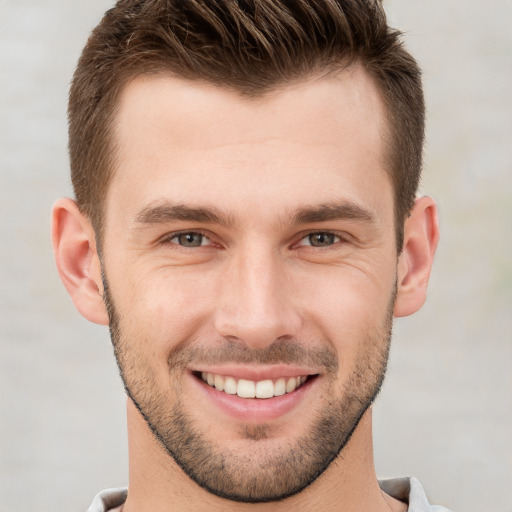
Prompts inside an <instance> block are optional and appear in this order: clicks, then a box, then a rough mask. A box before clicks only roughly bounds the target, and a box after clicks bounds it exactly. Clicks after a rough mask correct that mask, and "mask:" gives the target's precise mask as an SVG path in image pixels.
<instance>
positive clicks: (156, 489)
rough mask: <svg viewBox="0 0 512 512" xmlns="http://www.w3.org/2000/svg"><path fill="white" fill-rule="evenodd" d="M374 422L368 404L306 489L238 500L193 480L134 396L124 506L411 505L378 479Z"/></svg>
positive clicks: (158, 510) (142, 509)
mask: <svg viewBox="0 0 512 512" xmlns="http://www.w3.org/2000/svg"><path fill="white" fill-rule="evenodd" d="M371 423H372V422H371V410H368V411H367V412H366V414H365V415H364V416H363V418H362V420H361V422H360V423H359V425H358V427H357V429H356V430H355V432H354V434H353V436H352V438H351V439H350V441H349V443H348V444H347V445H346V446H345V448H344V450H343V452H342V454H341V455H340V456H338V458H337V459H336V460H335V461H333V462H332V463H331V465H330V466H329V467H328V468H327V470H326V471H325V472H324V473H323V474H322V475H321V476H320V477H319V478H318V479H317V480H316V481H315V482H314V483H313V484H311V485H310V486H309V487H307V488H306V489H304V490H303V491H302V492H300V493H298V494H296V495H295V496H292V497H290V498H287V499H285V500H283V501H279V502H270V503H257V504H249V503H238V502H233V501H230V500H226V499H223V498H219V497H218V496H215V495H213V494H211V493H209V492H208V491H206V490H204V489H202V488H201V487H200V486H199V485H197V484H196V483H195V482H194V481H192V480H191V479H190V478H189V477H188V476H187V475H186V474H185V473H184V472H183V471H182V470H181V468H180V467H179V466H178V465H177V464H176V463H175V462H174V460H173V459H172V458H171V457H170V456H169V455H168V454H167V453H166V452H165V450H164V449H163V448H162V446H161V445H160V443H159V442H158V441H157V440H156V439H155V437H154V436H153V434H152V433H151V431H150V430H149V428H148V426H147V425H146V422H145V421H144V419H143V418H142V417H141V415H140V413H139V412H138V411H137V409H136V408H135V406H134V405H133V404H132V402H131V401H130V400H128V439H129V459H130V484H129V494H128V499H127V501H126V503H125V505H124V507H123V512H135V511H136V512H149V511H152V512H171V511H180V512H182V511H188V510H190V511H194V512H203V511H204V512H206V511H208V512H217V511H219V512H220V511H222V512H234V511H240V512H242V511H247V512H251V511H252V512H265V511H267V510H268V511H270V510H271V511H274V512H286V511H288V510H290V511H291V510H293V512H301V511H309V510H323V511H326V512H328V511H334V510H343V511H344V512H356V511H357V512H363V511H368V512H370V511H372V512H384V511H386V512H389V511H394V512H395V511H396V512H398V511H405V510H406V506H405V505H404V504H403V503H401V502H398V501H396V500H394V499H393V498H391V497H390V496H388V495H386V494H384V493H383V492H382V491H381V489H380V487H379V485H378V481H377V478H376V476H375V470H374V464H373V446H372V427H371Z"/></svg>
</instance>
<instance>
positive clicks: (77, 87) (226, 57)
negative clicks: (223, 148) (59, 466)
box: [68, 0, 424, 250]
mask: <svg viewBox="0 0 512 512" xmlns="http://www.w3.org/2000/svg"><path fill="white" fill-rule="evenodd" d="M400 36H401V34H400V32H398V31H396V30H393V29H391V28H389V27H388V25H387V21H386V16H385V13H384V10H383V8H382V5H381V2H380V1H379V0H120V1H119V2H118V3H117V4H116V6H115V7H114V8H112V9H110V10H109V11H107V12H106V14H105V16H104V17H103V19H102V20H101V22H100V23H99V25H98V26H97V27H96V28H95V29H94V30H93V32H92V34H91V36H90V38H89V40H88V42H87V44H86V46H85V48H84V50H83V52H82V55H81V57H80V60H79V62H78V66H77V69H76V71H75V74H74V77H73V82H72V85H71V90H70V97H69V108H68V115H69V153H70V163H71V177H72V182H73V187H74V190H75V194H76V200H77V203H78V205H79V207H80V209H81V210H82V212H84V213H85V214H86V215H87V216H88V217H89V218H90V219H91V222H92V223H93V226H94V228H95V230H96V233H97V235H98V236H99V239H100V241H101V228H102V225H103V215H104V211H103V209H104V202H105V197H106V192H107V190H108V185H109V182H110V179H111V177H112V173H113V170H114V167H115V144H114V141H113V137H112V123H113V120H114V118H115V114H116V107H117V103H118V97H119V93H120V91H121V89H122V87H123V85H124V84H126V83H127V82H128V81H129V80H130V79H132V78H134V77H135V76H138V75H143V74H151V73H156V72H162V71H165V72H169V73H171V74H173V75H175V76H177V77H182V78H185V79H190V80H203V81H207V82H209V83H213V84H216V85H220V86H224V87H230V88H233V89H235V90H237V91H238V92H239V93H241V94H244V95H249V96H257V95H261V94H263V93H265V92H268V91H269V90H272V89H273V88H276V87H277V86H280V85H285V84H286V83H289V82H291V81H294V80H297V79H304V78H307V77H308V76H311V75H314V74H317V73H322V72H326V71H329V70H336V69H338V68H339V69H342V68H344V67H347V66H349V65H351V64H360V65H362V66H363V67H364V69H365V70H366V71H367V73H369V75H370V76H371V77H372V78H373V79H374V81H375V83H376V84H377V86H378V88H379V90H380V93H381V95H382V98H383V101H384V104H385V106H386V109H387V113H388V129H387V131H388V133H386V134H385V136H386V141H387V153H388V154H387V158H388V160H387V165H388V167H389V169H388V171H389V174H390V177H391V180H392V183H393V187H394V193H395V220H396V230H397V245H398V248H399V250H400V249H401V246H402V242H403V222H404V220H405V218H406V216H407V215H408V213H409V212H410V210H411V208H412V206H413V204H414V197H415V194H416V191H417V188H418V182H419V178H420V173H421V162H422V149H423V137H424V101H423V91H422V86H421V77H420V70H419V67H418V65H417V63H416V61H415V60H414V59H413V58H412V57H411V55H410V54H409V53H408V52H407V51H406V50H405V49H404V47H403V45H402V42H401V39H400Z"/></svg>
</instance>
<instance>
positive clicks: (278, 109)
mask: <svg viewBox="0 0 512 512" xmlns="http://www.w3.org/2000/svg"><path fill="white" fill-rule="evenodd" d="M399 36H400V34H399V33H398V32H396V31H393V30H391V29H389V28H388V27H387V24H386V19H385V15H384V12H383V10H382V7H381V5H380V2H378V1H371V0H364V1H363V0H343V1H342V0H339V1H337V2H335V1H332V0H314V1H307V2H306V1H301V0H295V1H284V0H283V1H281V2H278V1H276V0H252V1H244V2H241V1H235V0H223V1H216V2H211V1H206V0H189V1H187V2H183V1H181V0H161V1H158V0H157V1H149V0H148V1H142V0H138V1H135V0H126V1H120V2H119V3H118V4H117V5H116V6H115V7H114V8H113V9H112V10H110V11H108V12H107V13H106V15H105V17H104V19H103V20H102V21H101V23H100V24H99V25H98V27H97V28H96V29H95V30H94V31H93V33H92V35H91V37H90V39H89V41H88V43H87V45H86V47H85V49H84V51H83V53H82V56H81V58H80V61H79V64H78V67H77V70H76V72H75V76H74V80H73V84H72V87H71V93H70V103H69V121H70V131H69V133H70V143H69V147H70V158H71V172H72V180H73V185H74V189H75V194H76V201H72V200H70V199H62V200H59V201H58V202H57V203H56V204H55V206H54V211H53V243H54V250H55V256H56V261H57V266H58V269H59V273H60V275H61V278H62V280H63V282H64V284H65V286H66V288H67V289H68V291H69V293H70V295H71V297H72V299H73V301H74V303H75V305H76V307H77V308H78V310H79V311H80V312H81V313H82V315H84V316H85V317H86V318H87V319H88V320H90V321H92V322H96V323H99V324H105V325H107V324H108V325H109V327H110V332H111V337H112V343H113V346H114V350H115V354H116V358H117V362H118V365H119V369H120V372H121V376H122V379H123V382H124V385H125V388H126V391H127V394H128V397H129V398H128V402H127V403H128V406H127V409H128V435H129V454H130V455H129V457H130V483H129V492H128V494H127V493H126V491H125V490H110V491H106V492H104V493H101V494H100V495H98V497H97V498H96V500H95V502H94V503H93V505H92V506H91V509H90V510H91V511H96V510H121V508H122V510H123V511H124V512H133V511H137V512H144V511H150V510H151V511H156V510H158V511H166V510H180V511H183V510H191V511H192V510H193V511H202V510H209V511H210V510H223V511H230V510H276V511H286V510H322V511H330V510H344V511H351V510H353V511H356V510H357V511H359V512H361V511H373V512H375V511H384V510H393V511H404V510H410V511H413V512H420V511H427V510H439V509H437V508H436V507H432V506H430V505H429V504H428V501H427V499H426V497H425V494H424V492H423V490H422V488H421V486H420V484H419V482H417V481H416V480H415V479H401V480H395V481H387V482H380V483H379V482H378V480H377V478H376V476H375V470H374V466H373V456H372V429H371V407H370V406H371V404H372V402H373V400H374V399H375V397H376V395H377V394H378V392H379V389H380V387H381V384H382V381H383V378H384V373H385V369H386V362H387V358H388V350H389V343H390V338H391V328H392V318H393V316H395V317H398V316H405V315H410V314H412V313H414V312H415V311H417V310H418V309H419V308H420V307H421V306H422V304H423V302H424V300H425V295H426V287H427V283H428V278H429V274H430V269H431V265H432V260H433V256H434V252H435V249H436V245H437V241H438V236H439V235H438V225H437V213H436V206H435V203H434V201H433V200H432V199H431V198H428V197H422V198H416V191H417V186H418V180H419V175H420V169H421V155H422V143H423V129H424V106H423V95H422V90H421V80H420V72H419V69H418V67H417V65H416V63H415V61H414V60H413V58H412V57H411V56H410V55H409V54H408V53H407V52H406V51H405V50H404V48H403V47H402V46H401V43H400V40H399Z"/></svg>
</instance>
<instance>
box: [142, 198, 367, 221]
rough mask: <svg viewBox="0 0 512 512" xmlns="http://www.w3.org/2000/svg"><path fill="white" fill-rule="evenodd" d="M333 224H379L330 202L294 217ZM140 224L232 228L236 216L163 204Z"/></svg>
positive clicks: (352, 206)
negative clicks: (178, 222)
mask: <svg viewBox="0 0 512 512" xmlns="http://www.w3.org/2000/svg"><path fill="white" fill-rule="evenodd" d="M330 220H355V221H359V222H365V223H369V224H373V223H375V215H374V214H373V213H372V212H370V211H369V210H366V209H364V208H362V207H361V206H359V205H357V204H356V203H353V202H350V201H341V202H329V203H323V204H319V205H315V206H303V207H299V208H297V209H296V210H295V211H294V213H293V214H292V223H294V224H313V223H315V222H327V221H330ZM135 221H136V222H137V223H138V224H165V223H167V222H172V221H185V222H197V223H200V224H219V225H223V226H226V227H232V226H233V225H234V224H235V220H234V216H233V215H230V214H226V213H224V212H221V211H220V210H218V209H216V208H212V207H192V206H187V205H184V204H172V203H167V202H166V203H163V204H157V205H155V206H148V207H146V208H144V209H142V210H141V211H140V212H139V213H138V214H137V216H136V218H135Z"/></svg>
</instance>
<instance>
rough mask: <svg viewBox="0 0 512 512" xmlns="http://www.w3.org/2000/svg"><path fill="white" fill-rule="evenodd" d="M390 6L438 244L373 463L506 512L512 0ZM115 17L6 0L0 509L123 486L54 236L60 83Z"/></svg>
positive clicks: (388, 388) (101, 377)
mask: <svg viewBox="0 0 512 512" xmlns="http://www.w3.org/2000/svg"><path fill="white" fill-rule="evenodd" d="M385 4H386V5H387V10H388V14H389V17H390V19H391V22H392V24H393V25H395V26H397V27H399V28H401V29H402V30H404V31H406V38H405V39H406V43H407V46H408V47H409V48H410V49H411V51H412V52H413V53H414V55H415V56H416V57H417V58H418V60H419V61H420V63H421V65H422V67H423V69H424V77H425V89H426V97H427V102H428V144H427V147H426V165H425V176H424V180H423V187H422V188H423V191H424V192H428V193H430V194H432V195H434V197H436V198H437V200H438V202H439V205H440V213H441V221H442V240H441V244H440V248H439V253H438V258H437V262H436V265H435V268H434V272H433V276H432V284H431V290H430V297H429V301H428V303H427V305H426V306H425V308H424V309H423V310H422V311H421V312H419V313H418V314H417V315H415V316H414V317H412V318H409V319H404V320H400V321H398V322H397V324H396V328H395V336H394V347H393V354H392V359H391V363H390V372H389V377H388V380H387V382H386V384H385V387H384V391H383V393H382V395H381V396H380V398H379V400H378V402H377V405H376V407H375V410H376V414H375V416H376V417H375V425H376V427H375V430H376V432H375V443H376V460H377V469H378V472H379V473H380V474H381V475H384V476H401V475H416V476H417V477H419V478H420V480H421V481H422V482H423V484H424V485H425V487H426V489H427V491H428V493H429V495H430V497H431V499H432V501H434V502H437V503H442V504H444V505H447V506H449V507H451V508H453V509H454V510H458V511H464V512H484V511H489V510H496V511H506V512H512V493H511V484H510V481H511V478H512V441H511V433H512V399H511V398H512V378H511V367H512V321H511V317H512V262H511V254H512V234H511V231H512V230H511V227H510V225H511V221H512V206H511V199H512V193H511V187H512V150H511V146H512V2H511V1H510V0H486V1H483V0H481V1H479V2H476V1H470V0H428V1H427V0H388V1H387V2H385ZM110 5H111V2H110V1H106V0H80V1H78V0H73V1H70V0H10V1H6V0H3V1H2V0H0V179H1V187H0V212H1V219H0V236H1V242H0V250H1V267H0V283H1V286H0V301H1V303H0V311H1V315H2V316H1V322H0V343H1V344H0V512H26V511H28V510H33V511H35V512H49V511H50V510H51V511H57V512H58V511H77V512H78V511H80V510H82V511H83V510H85V508H86V507H87V505H88V503H89V502H90V500H91V499H92V496H93V495H94V494H95V493H96V492H97V491H98V490H99V489H101V488H104V487H109V486H115V485H122V484H124V483H126V481H127V471H126V468H127V454H126V429H125V419H124V396H123V392H122V390H121V384H120V380H119V378H118V376H117V370H116V367H115V364H114V361H113V358H112V354H111V348H110V343H109V339H108V335H107V332H106V330H105V329H104V328H100V327H97V326H93V325H90V324H88V323H87V322H86V321H85V320H83V319H82V318H81V317H80V316H79V315H78V313H76V312H75V310H74V308H73V306H72V304H71V302H70V300H69V298H68V297H67V295H66V293H65V291H64V288H63V287H62V285H61V284H60V281H59V279H58V277H57V273H56V271H55V269H54V264H53V259H52V254H51V247H50V241H49V212H50V207H51V204H52V202H53V201H54V200H55V199H56V198H58V197H59V196H61V195H70V194H71V192H70V187H69V180H68V163H67V155H66V118H65V111H66V94H67V88H68V83H69V80H70V78H71V75H72V71H73V68H74V65H75V62H76V59H77V57H78V55H79V52H80V50H81V47H82V45H83V44H84V42H85V39H86V37H87V35H88V33H89V31H90V29H91V28H92V27H93V25H94V24H96V22H97V21H98V20H99V18H100V16H101V15H102V13H103V11H104V10H105V9H106V8H108V7H109V6H110Z"/></svg>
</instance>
